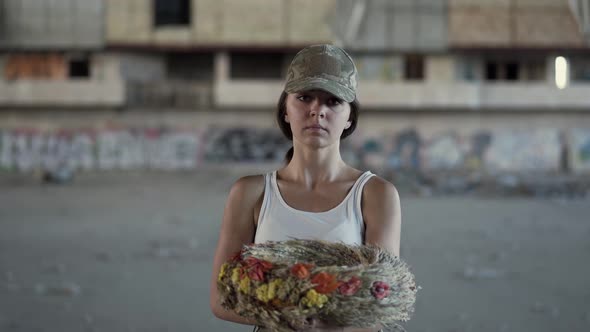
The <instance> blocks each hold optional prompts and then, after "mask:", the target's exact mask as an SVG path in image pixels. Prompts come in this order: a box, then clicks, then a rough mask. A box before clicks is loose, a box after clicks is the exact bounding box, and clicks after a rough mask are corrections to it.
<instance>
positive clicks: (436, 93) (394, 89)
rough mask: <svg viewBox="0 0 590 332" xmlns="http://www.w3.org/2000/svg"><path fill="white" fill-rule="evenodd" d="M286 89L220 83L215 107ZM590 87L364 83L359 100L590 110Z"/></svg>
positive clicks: (378, 106)
mask: <svg viewBox="0 0 590 332" xmlns="http://www.w3.org/2000/svg"><path fill="white" fill-rule="evenodd" d="M282 88H283V82H279V81H259V80H257V81H254V80H253V81H245V80H244V81H234V80H226V81H220V82H217V83H216V84H215V85H214V88H213V90H214V91H213V95H214V103H215V106H217V107H220V108H257V107H258V108H259V107H264V108H272V107H274V106H275V105H276V102H277V100H278V98H279V95H280V93H281V91H282ZM589 95H590V84H589V83H575V82H574V83H572V84H571V85H569V86H568V87H567V88H565V89H562V90H560V89H558V88H557V87H555V85H552V84H548V83H545V82H538V83H534V82H531V83H527V82H518V83H509V82H502V83H499V82H498V83H488V82H450V83H442V82H440V83H439V82H416V83H413V82H403V83H401V82H400V83H397V82H396V83H385V82H373V81H366V82H360V83H359V91H358V97H359V100H360V102H361V105H362V106H363V108H365V109H374V110H417V111H418V110H440V111H444V110H477V109H485V110H522V111H527V110H532V111H539V110H545V111H547V110H556V111H557V110H560V111H561V110H590V98H588V96H589Z"/></svg>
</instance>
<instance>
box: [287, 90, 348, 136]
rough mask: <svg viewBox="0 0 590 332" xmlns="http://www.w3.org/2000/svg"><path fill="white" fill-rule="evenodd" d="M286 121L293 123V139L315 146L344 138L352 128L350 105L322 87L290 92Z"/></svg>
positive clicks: (291, 124)
mask: <svg viewBox="0 0 590 332" xmlns="http://www.w3.org/2000/svg"><path fill="white" fill-rule="evenodd" d="M286 105H287V111H286V114H285V121H286V122H288V123H289V124H290V126H291V131H292V132H293V140H297V141H300V142H302V143H304V144H309V145H312V146H314V147H324V146H328V145H331V144H334V143H335V142H339V141H340V136H341V135H342V132H343V131H344V130H345V129H347V128H348V127H350V125H351V121H349V117H350V104H349V103H347V102H345V101H343V100H342V99H340V98H338V97H336V96H334V95H332V94H331V93H328V92H325V91H322V90H310V91H304V92H297V93H290V94H289V95H288V96H287V101H286Z"/></svg>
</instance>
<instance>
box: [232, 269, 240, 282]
mask: <svg viewBox="0 0 590 332" xmlns="http://www.w3.org/2000/svg"><path fill="white" fill-rule="evenodd" d="M239 281H240V268H239V267H234V269H233V270H231V282H233V283H234V284H237V283H238V282H239Z"/></svg>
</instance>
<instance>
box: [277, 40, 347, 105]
mask: <svg viewBox="0 0 590 332" xmlns="http://www.w3.org/2000/svg"><path fill="white" fill-rule="evenodd" d="M356 77H357V72H356V67H355V65H354V62H353V61H352V58H351V57H350V55H348V54H347V53H346V52H345V51H344V50H343V49H341V48H340V47H337V46H334V45H329V44H322V45H312V46H308V47H306V48H304V49H302V50H301V51H299V53H297V55H295V58H293V61H292V62H291V65H290V66H289V70H288V72H287V82H286V84H285V91H286V92H288V93H295V92H301V91H308V90H314V89H319V90H324V91H327V92H329V93H331V94H333V95H334V96H336V97H338V98H340V99H342V100H344V101H346V102H347V103H350V102H352V101H353V100H354V99H355V98H356V84H357V83H356Z"/></svg>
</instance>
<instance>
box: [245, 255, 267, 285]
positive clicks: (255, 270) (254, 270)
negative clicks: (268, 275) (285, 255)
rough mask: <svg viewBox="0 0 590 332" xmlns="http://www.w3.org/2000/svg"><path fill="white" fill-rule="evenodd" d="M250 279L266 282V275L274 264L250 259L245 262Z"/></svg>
mask: <svg viewBox="0 0 590 332" xmlns="http://www.w3.org/2000/svg"><path fill="white" fill-rule="evenodd" d="M244 263H246V270H247V271H248V277H249V278H250V279H252V280H256V281H264V273H265V272H266V271H268V270H270V269H272V263H270V262H267V261H263V260H261V259H258V258H254V257H248V258H246V259H245V260H244Z"/></svg>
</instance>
